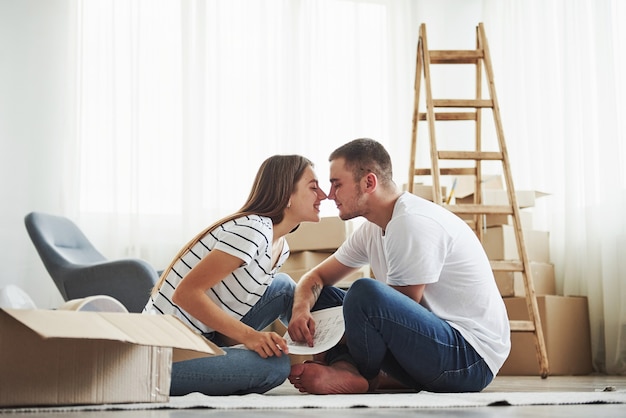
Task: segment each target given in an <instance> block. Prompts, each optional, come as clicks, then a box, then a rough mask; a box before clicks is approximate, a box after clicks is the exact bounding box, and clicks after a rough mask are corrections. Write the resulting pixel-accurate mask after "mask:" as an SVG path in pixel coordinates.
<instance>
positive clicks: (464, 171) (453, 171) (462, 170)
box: [415, 167, 476, 176]
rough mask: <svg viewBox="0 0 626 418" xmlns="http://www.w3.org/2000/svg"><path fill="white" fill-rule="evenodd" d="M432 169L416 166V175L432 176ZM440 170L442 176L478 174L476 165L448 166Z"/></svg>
mask: <svg viewBox="0 0 626 418" xmlns="http://www.w3.org/2000/svg"><path fill="white" fill-rule="evenodd" d="M431 172H432V170H431V169H430V168H416V169H415V175H416V176H430V175H431ZM439 172H440V173H441V175H442V176H450V175H455V176H461V175H469V176H472V175H473V176H475V175H476V167H448V168H443V167H442V168H439Z"/></svg>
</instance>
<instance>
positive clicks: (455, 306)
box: [289, 139, 510, 394]
mask: <svg viewBox="0 0 626 418" xmlns="http://www.w3.org/2000/svg"><path fill="white" fill-rule="evenodd" d="M329 161H330V183H331V188H330V193H329V194H328V198H329V199H332V200H334V201H335V203H336V205H337V208H338V209H339V216H340V217H341V219H343V220H348V219H352V218H355V217H357V216H363V217H364V218H365V219H366V220H367V222H365V223H364V224H363V225H361V226H360V227H359V228H358V229H357V230H356V231H355V232H354V233H353V234H352V235H351V236H350V237H349V238H348V239H347V240H346V242H345V243H344V244H343V245H342V246H341V247H340V248H339V249H338V250H337V251H336V252H335V253H334V255H332V256H330V257H329V258H328V259H327V260H325V261H324V262H323V263H321V264H320V265H319V266H317V267H315V268H313V269H312V270H311V271H310V272H308V273H307V274H305V275H304V276H303V277H302V278H301V279H300V282H299V283H298V285H297V287H296V293H295V300H294V306H293V311H292V318H291V322H290V323H289V334H290V335H291V337H292V338H293V339H294V340H296V341H302V342H307V343H308V344H309V345H312V344H313V334H314V333H315V324H314V321H313V319H312V317H311V314H310V311H311V307H312V306H313V305H314V303H315V301H316V300H317V298H318V297H319V295H320V293H321V291H322V289H323V287H324V286H332V285H333V284H334V283H336V282H337V281H338V280H340V279H341V278H342V277H344V276H346V275H347V274H349V273H350V272H352V271H354V270H355V269H357V268H359V267H361V266H363V265H365V264H369V265H370V266H371V268H372V271H373V273H374V277H375V278H376V279H369V278H365V279H360V280H357V281H356V282H355V283H354V284H353V285H352V286H351V287H350V289H349V290H348V291H347V293H346V295H345V299H344V302H343V313H344V319H345V325H346V329H345V335H344V340H345V345H338V346H336V347H335V348H333V349H331V350H330V351H328V352H327V353H326V356H325V359H324V361H323V362H319V361H315V362H307V363H301V364H294V365H293V366H292V369H291V374H290V376H289V381H290V382H291V383H292V384H293V385H294V386H295V387H296V388H298V389H299V390H300V391H301V392H308V393H315V394H329V393H364V392H368V391H373V390H381V389H383V388H384V387H385V385H386V384H387V383H388V382H390V381H394V380H395V381H396V382H399V383H400V384H401V386H402V387H407V388H412V389H415V390H427V391H431V392H474V391H480V390H482V389H483V388H485V387H486V386H487V385H488V384H489V383H490V382H491V381H492V379H493V377H494V376H495V375H496V373H497V372H498V370H499V369H500V367H501V366H502V364H503V363H504V361H505V359H506V358H507V356H508V354H509V351H510V329H509V321H508V318H507V313H506V309H505V306H504V303H503V301H502V298H501V296H500V294H499V292H498V289H497V287H496V284H495V280H494V277H493V273H492V271H491V267H490V264H489V261H488V259H487V256H486V254H485V251H484V249H483V247H482V245H481V243H480V241H479V240H478V238H477V237H476V235H475V233H474V232H473V231H472V229H471V228H470V227H469V226H468V225H467V224H466V223H465V222H464V221H463V220H462V219H460V218H459V217H457V216H456V215H454V214H453V213H452V212H450V211H448V210H447V209H445V208H443V207H441V206H439V205H437V204H435V203H433V202H430V201H427V200H425V199H422V198H420V197H418V196H415V195H413V194H410V193H407V192H404V193H403V192H401V191H399V190H398V188H397V187H396V185H395V183H394V182H393V180H392V177H393V176H392V166H391V159H390V157H389V154H388V153H387V151H386V150H385V149H384V147H383V146H382V145H381V144H379V143H378V142H376V141H374V140H371V139H356V140H354V141H351V142H349V143H347V144H345V145H343V146H341V147H339V148H338V149H337V150H335V151H334V152H333V153H332V154H331V155H330V158H329ZM388 378H391V380H390V379H388Z"/></svg>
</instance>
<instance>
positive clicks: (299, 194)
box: [288, 166, 327, 222]
mask: <svg viewBox="0 0 626 418" xmlns="http://www.w3.org/2000/svg"><path fill="white" fill-rule="evenodd" d="M326 197H327V196H326V193H324V191H323V190H322V189H320V187H319V184H318V180H317V176H316V175H315V171H314V170H313V167H311V166H308V167H307V168H306V169H305V170H304V174H303V175H302V177H301V178H300V180H299V181H298V183H297V184H296V190H295V192H293V194H292V195H291V199H290V202H291V207H290V208H289V209H288V210H289V212H290V214H291V215H292V216H293V217H294V220H296V221H297V222H319V220H320V203H321V202H322V200H324V199H326Z"/></svg>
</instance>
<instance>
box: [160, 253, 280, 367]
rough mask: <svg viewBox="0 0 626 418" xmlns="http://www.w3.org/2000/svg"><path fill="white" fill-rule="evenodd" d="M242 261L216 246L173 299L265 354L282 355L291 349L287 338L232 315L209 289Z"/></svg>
mask: <svg viewBox="0 0 626 418" xmlns="http://www.w3.org/2000/svg"><path fill="white" fill-rule="evenodd" d="M241 263H242V260H241V259H239V258H237V257H235V256H232V255H230V254H227V253H225V252H223V251H220V250H217V249H214V250H212V251H211V252H210V253H209V254H207V255H206V256H205V257H204V258H202V259H201V260H200V261H199V262H198V264H196V265H195V266H194V267H193V268H192V269H191V271H189V273H187V275H186V276H185V278H184V279H183V280H182V281H181V282H180V283H179V285H178V286H177V288H176V290H175V291H174V294H173V295H172V301H173V302H174V303H175V304H176V305H178V306H180V307H181V308H182V309H184V310H185V311H187V312H188V313H189V314H190V315H192V316H193V317H194V318H196V319H198V320H199V321H201V322H202V323H204V324H205V325H207V326H208V327H210V328H212V329H214V330H215V331H217V332H219V333H220V334H223V335H224V336H226V337H228V338H230V339H232V340H233V341H235V342H238V343H242V344H244V345H245V346H246V347H247V348H248V349H250V350H254V351H256V352H257V353H258V354H259V355H260V356H261V357H264V358H265V357H269V356H273V355H276V356H280V355H281V354H282V352H283V351H284V352H286V351H287V345H286V342H285V340H284V339H283V338H282V337H281V336H279V335H278V334H276V333H274V332H260V331H256V330H255V329H253V328H251V327H249V326H248V325H246V324H244V323H243V322H241V321H238V320H237V319H235V318H233V317H231V316H230V315H228V314H227V313H226V312H224V311H223V310H222V309H221V308H220V307H219V306H217V305H216V304H215V303H214V302H213V301H212V300H211V299H210V298H209V297H208V295H207V294H206V292H207V291H208V290H209V289H210V288H212V287H213V286H215V285H217V284H218V283H219V282H221V281H222V280H223V279H224V278H225V277H227V276H228V275H229V274H231V273H232V272H233V271H235V270H236V269H238V268H239V267H240V266H241Z"/></svg>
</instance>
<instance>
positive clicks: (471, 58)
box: [428, 49, 484, 64]
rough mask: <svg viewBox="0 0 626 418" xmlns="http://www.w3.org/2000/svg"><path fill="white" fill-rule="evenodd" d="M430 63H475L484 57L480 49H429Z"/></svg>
mask: <svg viewBox="0 0 626 418" xmlns="http://www.w3.org/2000/svg"><path fill="white" fill-rule="evenodd" d="M428 55H429V57H430V63H431V64H476V63H477V62H478V60H479V59H481V58H483V57H484V54H483V51H482V50H481V49H474V50H448V51H442V50H431V51H430V52H429V53H428Z"/></svg>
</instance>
